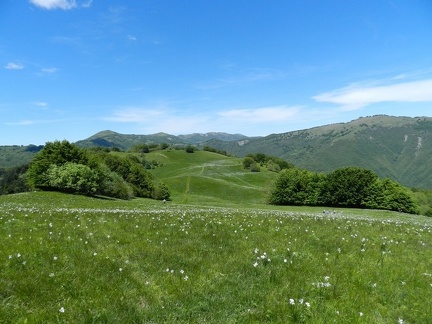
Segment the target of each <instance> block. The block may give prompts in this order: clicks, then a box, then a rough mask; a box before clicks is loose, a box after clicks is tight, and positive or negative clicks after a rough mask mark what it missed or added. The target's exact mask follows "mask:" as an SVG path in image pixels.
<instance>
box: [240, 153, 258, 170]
mask: <svg viewBox="0 0 432 324" xmlns="http://www.w3.org/2000/svg"><path fill="white" fill-rule="evenodd" d="M253 163H255V160H254V159H253V158H252V157H250V156H246V157H245V158H244V159H243V168H244V169H249V168H250V167H251V165H252V164H253Z"/></svg>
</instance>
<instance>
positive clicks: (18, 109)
mask: <svg viewBox="0 0 432 324" xmlns="http://www.w3.org/2000/svg"><path fill="white" fill-rule="evenodd" d="M0 33H1V37H0V85H1V86H0V116H1V118H0V145H27V144H37V145H38V144H44V143H45V142H47V141H54V140H63V139H67V140H69V141H71V142H74V141H77V140H80V139H84V138H87V137H89V136H91V135H93V134H95V133H96V132H98V131H101V130H106V129H110V130H113V131H116V132H119V133H125V134H153V133H157V132H166V133H170V134H174V135H178V134H190V133H195V132H198V133H205V132H228V133H241V134H244V135H248V136H258V135H259V136H264V135H269V134H272V133H284V132H288V131H293V130H299V129H305V128H310V127H315V126H320V125H325V124H330V123H337V122H348V121H351V120H353V119H356V118H358V117H364V116H371V115H376V114H387V115H394V116H412V117H414V116H432V55H431V53H432V1H430V0H409V1H407V0H319V1H318V0H313V1H312V0H302V1H291V0H284V1H281V0H271V1H258V0H211V1H210V0H179V1H173V0H171V1H168V0H148V1H145V0H139V1H138V0H121V1H120V0H2V1H1V2H0Z"/></svg>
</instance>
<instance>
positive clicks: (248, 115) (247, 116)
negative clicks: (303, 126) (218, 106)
mask: <svg viewBox="0 0 432 324" xmlns="http://www.w3.org/2000/svg"><path fill="white" fill-rule="evenodd" d="M300 111H301V107H289V106H273V107H261V108H254V109H234V110H228V111H224V112H220V113H219V116H220V117H222V118H226V119H229V120H231V121H232V122H249V123H251V122H252V123H270V122H284V121H288V120H290V119H292V118H293V117H295V116H296V115H298V114H299V113H300Z"/></svg>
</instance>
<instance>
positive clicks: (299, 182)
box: [269, 168, 325, 205]
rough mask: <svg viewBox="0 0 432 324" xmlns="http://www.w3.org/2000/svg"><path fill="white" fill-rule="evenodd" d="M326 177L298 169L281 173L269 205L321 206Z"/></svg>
mask: <svg viewBox="0 0 432 324" xmlns="http://www.w3.org/2000/svg"><path fill="white" fill-rule="evenodd" d="M324 179H325V176H324V175H321V174H318V173H314V172H310V171H307V170H301V169H297V168H291V169H286V170H283V171H281V172H280V174H279V178H278V179H277V180H276V183H275V187H274V189H273V191H272V192H271V194H270V197H269V203H270V204H275V205H320V204H321V188H322V186H323V182H324Z"/></svg>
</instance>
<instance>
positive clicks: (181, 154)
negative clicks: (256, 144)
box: [146, 150, 277, 206]
mask: <svg viewBox="0 0 432 324" xmlns="http://www.w3.org/2000/svg"><path fill="white" fill-rule="evenodd" d="M146 159H147V160H156V161H158V163H159V164H162V166H161V167H158V168H156V169H154V170H153V171H152V172H153V173H154V174H155V175H156V176H157V177H158V178H159V179H161V180H162V181H163V182H164V183H166V184H167V186H168V187H169V188H170V190H171V195H172V199H173V201H174V202H175V203H185V204H202V205H209V204H217V205H224V206H226V205H240V206H241V205H243V206H252V205H262V204H265V202H266V198H267V195H268V190H269V188H270V187H271V185H272V182H273V181H274V180H275V179H276V177H277V174H276V173H273V172H269V171H267V170H266V169H265V168H262V171H261V172H250V171H248V170H244V169H243V167H242V161H243V159H240V158H234V157H226V156H223V155H220V154H216V153H212V152H205V151H196V152H195V153H186V152H185V151H183V150H169V151H157V152H152V153H150V154H147V155H146Z"/></svg>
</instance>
